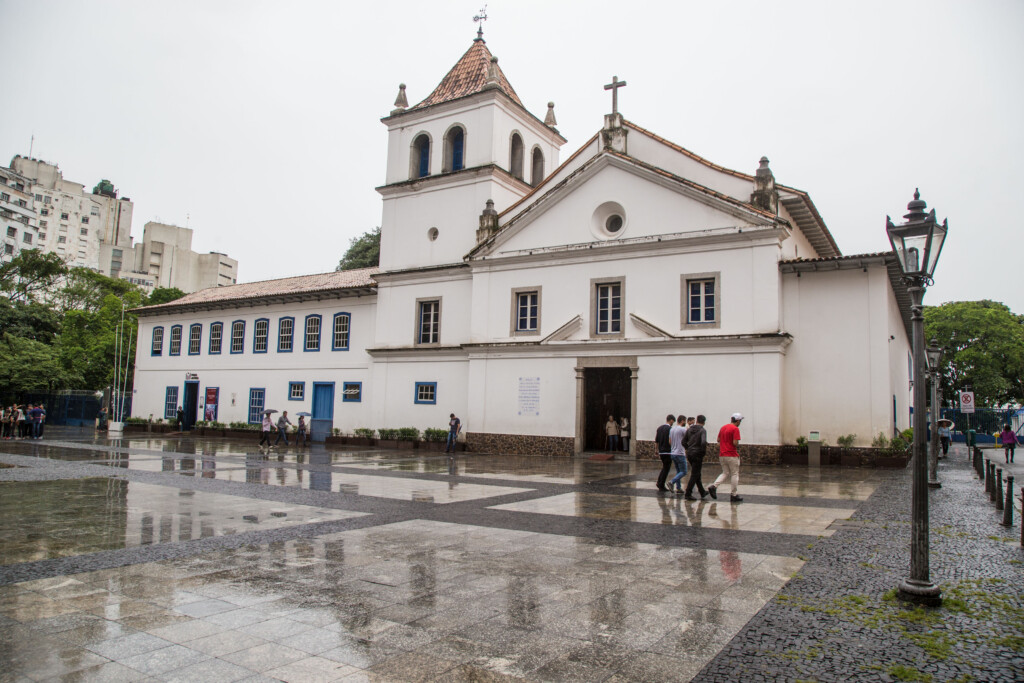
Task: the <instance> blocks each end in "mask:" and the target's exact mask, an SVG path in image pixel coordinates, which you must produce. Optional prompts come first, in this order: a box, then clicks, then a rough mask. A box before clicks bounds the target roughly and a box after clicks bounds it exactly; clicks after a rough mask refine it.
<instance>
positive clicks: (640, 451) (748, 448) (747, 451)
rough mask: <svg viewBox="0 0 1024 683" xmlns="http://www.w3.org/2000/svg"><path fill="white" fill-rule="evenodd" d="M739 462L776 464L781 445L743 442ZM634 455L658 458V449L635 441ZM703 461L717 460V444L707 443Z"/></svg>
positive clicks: (649, 444) (652, 443)
mask: <svg viewBox="0 0 1024 683" xmlns="http://www.w3.org/2000/svg"><path fill="white" fill-rule="evenodd" d="M739 451H740V462H745V463H750V464H751V465H778V464H780V463H781V462H782V446H771V445H767V444H744V443H741V444H740V447H739ZM636 457H637V458H638V459H639V458H643V459H650V460H658V459H659V458H658V449H657V447H656V445H655V443H654V442H653V441H637V444H636ZM704 462H705V463H709V462H710V463H717V462H718V444H717V443H709V444H708V448H707V451H706V452H705V453H704Z"/></svg>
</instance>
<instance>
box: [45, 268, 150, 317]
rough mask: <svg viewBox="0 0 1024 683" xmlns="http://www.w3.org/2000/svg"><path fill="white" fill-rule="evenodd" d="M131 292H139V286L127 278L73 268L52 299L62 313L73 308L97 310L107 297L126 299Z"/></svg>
mask: <svg viewBox="0 0 1024 683" xmlns="http://www.w3.org/2000/svg"><path fill="white" fill-rule="evenodd" d="M129 292H138V287H136V286H135V285H133V284H132V283H130V282H128V281H127V280H121V279H118V278H111V277H107V276H106V275H103V274H102V273H97V272H96V271H94V270H89V269H88V268H71V269H70V270H68V272H67V275H66V277H65V278H64V286H63V287H62V288H61V289H60V290H59V291H58V292H57V294H56V295H54V296H53V297H52V300H53V301H54V303H56V304H57V307H58V308H59V309H60V310H61V312H62V313H67V312H68V311H73V310H84V311H96V310H98V309H99V308H100V307H101V306H102V305H103V301H104V299H106V297H108V296H111V295H113V296H116V297H118V298H119V299H124V298H125V296H127V294H128V293H129ZM140 299H141V297H139V298H138V299H135V300H140Z"/></svg>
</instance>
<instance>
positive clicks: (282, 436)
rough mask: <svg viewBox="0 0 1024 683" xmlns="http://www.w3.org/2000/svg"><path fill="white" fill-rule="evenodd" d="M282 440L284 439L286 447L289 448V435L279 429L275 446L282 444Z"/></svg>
mask: <svg viewBox="0 0 1024 683" xmlns="http://www.w3.org/2000/svg"><path fill="white" fill-rule="evenodd" d="M281 439H284V445H285V446H287V445H288V433H287V432H285V431H284V430H283V429H278V430H277V441H275V442H274V445H275V446H276V445H277V444H279V443H281ZM268 441H269V439H268Z"/></svg>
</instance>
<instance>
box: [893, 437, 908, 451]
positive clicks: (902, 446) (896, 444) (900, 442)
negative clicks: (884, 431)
mask: <svg viewBox="0 0 1024 683" xmlns="http://www.w3.org/2000/svg"><path fill="white" fill-rule="evenodd" d="M911 443H912V442H910V441H907V440H906V439H904V438H903V437H902V436H894V437H892V441H890V442H889V448H888V451H889V452H890V453H903V452H904V451H906V450H907V449H908V448H910V444H911Z"/></svg>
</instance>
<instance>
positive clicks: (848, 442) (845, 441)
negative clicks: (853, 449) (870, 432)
mask: <svg viewBox="0 0 1024 683" xmlns="http://www.w3.org/2000/svg"><path fill="white" fill-rule="evenodd" d="M856 439H857V435H856V434H844V435H843V436H840V437H838V438H837V439H836V443H838V444H839V445H840V446H842V447H843V448H849V447H850V446H852V445H853V442H854V441H855V440H856Z"/></svg>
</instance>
